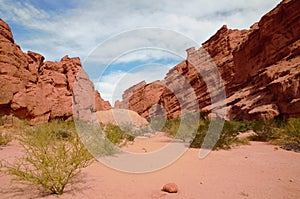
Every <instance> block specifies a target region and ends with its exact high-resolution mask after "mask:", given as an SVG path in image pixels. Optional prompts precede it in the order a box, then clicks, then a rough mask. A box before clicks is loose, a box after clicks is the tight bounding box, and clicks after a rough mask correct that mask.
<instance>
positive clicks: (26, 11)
mask: <svg viewBox="0 0 300 199" xmlns="http://www.w3.org/2000/svg"><path fill="white" fill-rule="evenodd" d="M59 2H60V1H59ZM278 2H279V0H268V1H261V0H251V1H246V0H222V1H220V0H210V1H208V0H192V1H188V2H183V1H179V0H178V1H175V0H172V1H171V0H162V1H159V2H157V3H154V2H152V1H134V0H128V1H120V0H116V1H109V0H101V1H93V0H87V1H85V4H84V6H80V7H77V8H72V9H68V8H67V7H66V9H65V11H64V12H53V11H51V12H50V11H48V12H47V11H46V10H41V9H38V8H36V7H34V6H33V5H32V4H30V1H28V0H27V1H12V0H2V1H0V7H1V8H0V10H1V12H2V13H4V14H3V17H4V18H5V19H7V20H10V21H14V22H15V23H17V24H22V25H24V26H25V28H30V29H35V30H37V34H36V37H34V36H33V37H31V38H29V41H27V42H26V40H27V39H28V38H21V39H18V42H19V44H20V45H21V46H22V45H23V43H25V44H26V45H25V46H26V48H31V49H37V50H38V51H39V52H44V53H45V56H46V58H48V59H58V58H60V57H62V56H63V55H64V54H71V55H77V56H80V57H81V58H85V57H86V56H87V55H88V53H89V51H90V50H92V49H93V48H94V47H95V46H96V45H97V44H98V43H100V42H103V41H104V40H105V39H107V38H108V37H109V36H111V35H115V34H118V33H120V32H123V31H127V30H132V29H134V28H140V27H160V28H167V29H171V30H175V31H178V32H181V33H183V34H184V35H187V36H188V37H191V38H192V39H194V40H195V41H198V42H199V43H202V42H204V41H205V39H208V38H209V37H210V36H211V35H213V34H214V32H215V31H216V30H217V29H219V28H220V26H221V25H223V24H224V23H226V24H229V26H230V27H232V28H248V27H249V26H250V25H252V23H254V22H255V21H258V20H259V18H260V17H261V16H262V15H263V14H264V13H266V12H267V11H268V10H270V9H271V8H273V7H274V6H275V5H276V4H277V3H278ZM77 3H78V1H77ZM81 3H82V2H81ZM75 4H76V1H75ZM57 5H58V6H59V5H60V4H57ZM3 10H4V11H3ZM39 31H42V32H39ZM43 33H44V34H43ZM35 40H44V43H42V44H41V42H36V41H35ZM48 41H49V42H48ZM128 43H130V42H128ZM174 43H176V41H174ZM53 44H56V45H53ZM57 45H58V47H59V48H60V49H61V50H59V51H57V50H56V46H57ZM57 56H59V57H57Z"/></svg>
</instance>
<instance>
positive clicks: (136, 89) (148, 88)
mask: <svg viewBox="0 0 300 199" xmlns="http://www.w3.org/2000/svg"><path fill="white" fill-rule="evenodd" d="M163 90H164V86H163V83H162V82H160V81H155V82H152V83H150V84H146V82H145V81H142V82H140V83H138V84H137V85H135V86H133V87H130V88H129V89H127V90H126V91H125V92H124V94H123V96H122V97H123V100H122V102H119V101H116V103H115V108H123V109H124V108H126V109H130V110H135V111H136V112H137V113H138V114H139V115H141V116H142V117H148V116H149V114H150V113H149V112H150V111H151V110H150V109H151V108H152V106H153V105H154V104H157V103H158V101H159V99H160V96H161V94H162V92H163Z"/></svg>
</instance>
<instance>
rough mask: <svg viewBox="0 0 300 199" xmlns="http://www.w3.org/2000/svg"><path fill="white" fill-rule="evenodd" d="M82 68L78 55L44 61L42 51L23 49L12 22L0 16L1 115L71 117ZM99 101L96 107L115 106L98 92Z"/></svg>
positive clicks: (41, 118) (45, 118) (38, 119)
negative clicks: (6, 21) (17, 41)
mask: <svg viewBox="0 0 300 199" xmlns="http://www.w3.org/2000/svg"><path fill="white" fill-rule="evenodd" d="M81 69H82V66H81V62H80V60H79V58H77V57H75V58H69V57H68V56H65V57H63V58H62V59H61V61H60V62H50V61H47V62H44V57H43V56H42V55H40V54H38V53H35V52H31V51H28V52H27V53H24V52H22V50H21V48H20V47H19V46H18V45H17V44H15V42H14V38H13V35H12V32H11V30H10V28H9V26H8V25H7V24H6V23H5V22H4V21H3V20H2V19H0V116H1V117H4V118H7V117H9V118H12V117H18V118H23V119H29V120H30V123H31V124H38V123H43V122H46V121H49V120H51V119H54V118H62V119H68V118H71V117H72V115H73V113H72V92H73V86H74V81H75V77H76V75H77V73H78V72H79V70H81ZM89 81H90V80H89ZM91 86H92V89H94V87H93V85H92V84H91ZM95 102H96V103H95V109H96V110H108V109H110V108H111V107H110V104H109V103H108V102H106V101H104V100H103V99H102V98H101V96H100V94H99V93H98V92H95Z"/></svg>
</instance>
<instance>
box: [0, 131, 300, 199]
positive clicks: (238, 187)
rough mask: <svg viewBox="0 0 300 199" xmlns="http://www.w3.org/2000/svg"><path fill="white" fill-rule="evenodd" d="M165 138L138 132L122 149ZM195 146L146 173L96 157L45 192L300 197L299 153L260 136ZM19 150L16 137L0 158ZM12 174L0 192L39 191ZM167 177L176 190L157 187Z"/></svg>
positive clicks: (71, 196)
mask: <svg viewBox="0 0 300 199" xmlns="http://www.w3.org/2000/svg"><path fill="white" fill-rule="evenodd" d="M166 140H169V138H167V137H165V136H163V135H161V134H159V135H157V136H155V137H153V138H150V139H147V138H139V139H137V140H136V141H135V143H134V144H132V145H129V146H127V147H126V150H128V151H134V152H140V153H143V152H145V149H146V150H147V152H149V151H151V150H155V149H157V148H159V147H161V146H163V145H164V144H166V142H165V141H166ZM198 152H199V150H197V149H189V150H188V151H187V152H186V153H185V154H184V155H183V156H182V157H181V158H180V159H179V160H177V161H176V162H175V163H174V164H172V165H170V166H169V167H167V168H165V169H162V170H159V171H156V172H152V173H147V174H128V173H122V172H118V171H115V170H113V169H110V168H108V167H106V166H104V165H102V164H101V163H98V162H95V163H93V164H92V165H90V166H89V167H87V168H85V169H83V170H82V173H81V174H80V176H79V177H78V180H79V181H78V182H77V183H74V184H72V185H69V186H67V187H66V190H65V193H64V194H63V195H62V196H54V195H50V196H49V195H48V196H45V198H47V199H50V198H51V199H52V198H66V199H76V198H92V199H93V198H100V199H102V198H116V199H119V198H128V199H129V198H130V199H131V198H187V199H193V198H195V199H196V198H230V199H233V198H255V199H256V198H258V199H259V198H263V199H265V198H285V199H288V198H295V199H296V198H297V199H298V198H300V153H295V152H289V151H285V150H282V149H280V148H279V149H278V147H275V146H273V145H269V144H267V143H261V142H252V143H251V145H250V146H241V147H236V148H234V149H232V150H229V151H224V150H221V151H213V152H212V153H210V154H209V155H208V156H207V157H206V158H205V159H203V160H200V159H199V158H198ZM20 154H21V151H20V150H19V148H18V145H17V143H16V142H12V143H11V144H9V146H6V147H3V148H2V150H0V156H1V159H12V157H14V156H15V155H17V156H18V155H20ZM10 179H11V177H9V176H3V175H2V176H0V187H1V192H0V198H40V197H42V195H41V194H40V192H39V191H38V190H35V188H32V187H30V186H25V185H20V184H17V183H12V184H11V183H10V181H9V180H10ZM168 182H174V183H176V184H177V185H178V187H179V192H178V193H176V194H167V193H164V192H162V191H160V189H161V188H162V187H163V185H164V184H166V183H168ZM33 189H34V190H33Z"/></svg>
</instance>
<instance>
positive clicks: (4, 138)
mask: <svg viewBox="0 0 300 199" xmlns="http://www.w3.org/2000/svg"><path fill="white" fill-rule="evenodd" d="M10 141H12V136H11V135H10V134H7V133H3V132H1V131H0V146H5V145H7V144H8V143H9V142H10Z"/></svg>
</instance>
